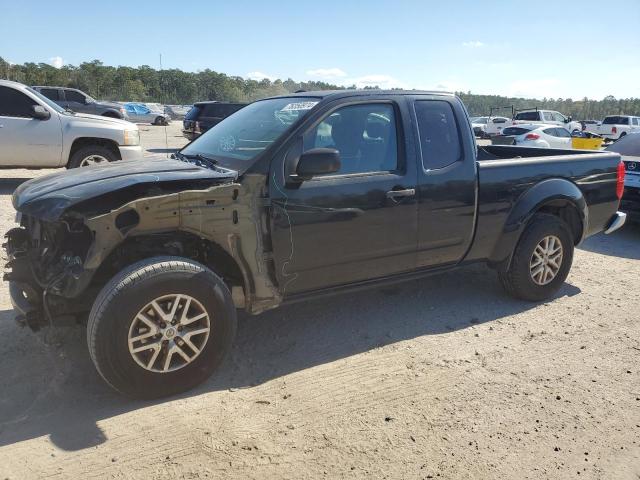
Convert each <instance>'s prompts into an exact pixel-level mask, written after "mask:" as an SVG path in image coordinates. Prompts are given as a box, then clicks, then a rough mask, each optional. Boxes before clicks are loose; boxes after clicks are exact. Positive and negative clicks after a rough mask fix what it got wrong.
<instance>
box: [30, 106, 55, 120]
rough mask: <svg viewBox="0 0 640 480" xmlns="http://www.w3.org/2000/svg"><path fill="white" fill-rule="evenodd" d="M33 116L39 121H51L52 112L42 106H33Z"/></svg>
mask: <svg viewBox="0 0 640 480" xmlns="http://www.w3.org/2000/svg"><path fill="white" fill-rule="evenodd" d="M31 114H32V115H33V118H35V119H37V120H49V118H51V112H49V110H47V109H46V108H44V107H43V106H42V105H33V106H32V107H31Z"/></svg>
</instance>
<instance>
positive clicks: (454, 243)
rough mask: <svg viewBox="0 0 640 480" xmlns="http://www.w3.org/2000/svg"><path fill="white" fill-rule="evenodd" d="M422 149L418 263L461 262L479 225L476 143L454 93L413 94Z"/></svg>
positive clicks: (432, 264)
mask: <svg viewBox="0 0 640 480" xmlns="http://www.w3.org/2000/svg"><path fill="white" fill-rule="evenodd" d="M413 113H414V116H415V117H414V124H415V133H414V135H415V137H416V138H417V143H418V146H419V151H418V156H419V160H418V258H417V265H418V267H431V266H438V265H445V264H454V263H457V262H459V261H460V260H461V259H462V258H463V257H464V255H465V254H466V252H467V250H468V249H469V247H470V245H471V241H472V238H473V232H474V228H475V218H476V217H475V215H476V203H477V177H476V162H475V143H474V142H473V141H472V135H471V131H470V129H469V125H468V121H467V120H466V113H465V111H464V109H463V108H462V106H461V104H460V103H459V102H458V101H456V100H455V98H454V97H442V96H433V97H426V96H425V97H415V98H414V99H413Z"/></svg>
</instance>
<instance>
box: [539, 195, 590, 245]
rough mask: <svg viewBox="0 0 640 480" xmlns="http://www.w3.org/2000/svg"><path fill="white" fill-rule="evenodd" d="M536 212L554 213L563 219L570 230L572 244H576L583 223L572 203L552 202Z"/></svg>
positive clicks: (580, 235) (578, 240)
mask: <svg viewBox="0 0 640 480" xmlns="http://www.w3.org/2000/svg"><path fill="white" fill-rule="evenodd" d="M538 212H539V213H548V214H550V215H555V216H556V217H558V218H560V219H561V220H563V221H564V222H565V223H566V224H567V226H568V227H569V229H570V230H571V235H572V236H573V243H574V244H576V245H577V244H578V243H579V242H580V240H581V239H582V231H583V228H584V225H583V224H582V219H581V218H580V213H579V212H578V209H577V208H576V206H575V205H574V204H573V203H571V202H567V201H558V202H552V203H549V204H546V205H544V206H542V207H541V208H540V209H538V211H537V212H536V213H538Z"/></svg>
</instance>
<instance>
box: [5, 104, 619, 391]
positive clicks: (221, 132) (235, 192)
mask: <svg viewBox="0 0 640 480" xmlns="http://www.w3.org/2000/svg"><path fill="white" fill-rule="evenodd" d="M623 182H624V168H623V165H622V164H621V161H620V155H619V154H617V153H612V152H611V153H610V152H604V153H601V152H589V151H571V150H567V151H563V150H550V149H540V148H538V149H536V148H524V147H502V146H487V147H483V148H479V147H478V146H477V145H476V143H475V139H474V136H473V132H472V130H471V126H470V124H469V121H468V116H467V112H466V110H465V108H464V106H463V104H462V102H461V101H460V100H459V99H458V98H456V97H455V96H453V95H449V94H440V93H433V92H414V91H408V92H398V91H390V92H385V91H340V92H307V93H299V94H295V95H290V96H284V97H276V98H270V99H265V100H261V101H257V102H255V103H253V104H250V105H249V106H247V107H245V108H243V109H242V110H239V111H238V112H236V113H235V114H233V115H231V116H230V117H228V118H227V119H225V120H224V121H222V122H221V123H219V124H218V125H216V126H215V127H213V128H212V129H211V130H209V131H208V132H207V133H206V134H205V135H203V136H202V137H200V138H198V139H196V140H195V141H194V142H192V143H190V144H189V145H188V146H186V147H185V148H183V149H182V150H181V151H179V152H177V153H176V154H175V158H174V159H148V160H145V161H136V162H115V163H113V164H108V165H104V166H96V167H87V168H82V169H77V170H75V171H70V172H64V173H57V174H53V175H49V176H46V177H39V178H37V179H33V180H30V181H28V182H26V183H24V184H22V185H21V186H20V187H19V188H18V189H17V190H16V191H15V193H14V196H13V204H14V206H15V208H16V210H17V211H18V212H19V215H18V216H19V217H20V226H19V227H16V228H15V229H12V230H11V231H9V232H8V234H7V237H8V240H7V243H6V248H7V251H8V257H9V259H10V261H9V267H10V269H11V271H10V273H8V274H7V275H6V279H7V280H8V281H9V282H10V285H9V286H10V292H11V296H12V299H13V303H14V306H15V309H16V311H17V312H18V314H19V320H20V321H21V322H22V323H24V324H27V325H29V326H31V327H32V328H38V327H40V326H44V325H55V324H57V323H65V322H87V340H88V345H89V351H90V353H91V357H92V359H93V361H94V363H95V366H96V368H97V370H98V372H99V373H100V374H101V375H102V377H103V378H104V379H105V380H106V381H107V382H108V383H109V384H110V385H111V386H112V387H114V388H115V389H116V390H118V391H120V392H122V393H124V394H127V395H131V396H136V397H158V396H162V395H167V394H172V393H176V392H179V391H183V390H186V389H189V388H191V387H193V386H195V385H196V384H198V383H200V382H202V381H204V380H205V379H206V378H207V377H208V376H209V375H211V374H212V372H213V371H214V370H215V369H216V368H217V367H218V366H219V365H220V363H221V361H222V359H223V357H224V355H225V353H226V352H227V351H228V350H229V348H230V345H231V343H232V339H233V337H234V332H235V329H236V309H239V308H243V309H245V310H246V311H247V312H249V313H251V314H258V313H260V312H263V311H265V310H267V309H271V308H275V307H277V306H279V305H281V304H283V303H285V302H291V301H296V300H301V299H307V298H310V297H316V296H318V295H323V294H331V293H337V292H347V291H349V290H351V289H357V288H362V287H366V286H373V285H380V284H384V283H387V282H396V281H399V280H406V279H411V278H416V277H418V276H421V275H425V274H432V273H436V272H441V271H443V270H446V269H449V268H453V267H457V266H459V265H463V264H467V263H471V262H487V263H488V264H489V265H490V266H492V267H493V268H495V270H496V271H497V272H498V277H499V279H500V281H501V282H502V284H503V285H504V287H505V289H506V290H507V292H508V293H510V294H511V295H514V296H516V297H518V298H521V299H524V300H530V301H536V300H541V299H546V298H549V297H551V296H553V294H554V293H555V292H556V291H557V290H558V289H559V287H560V286H561V285H562V283H563V282H564V280H565V278H566V277H567V274H568V272H569V269H570V267H571V262H572V259H573V251H574V246H575V245H577V244H578V243H580V241H581V240H583V239H584V238H585V237H588V236H589V235H593V234H595V233H598V232H601V231H603V230H604V231H606V232H607V233H608V232H611V231H613V230H615V229H617V228H619V227H620V226H621V225H622V224H623V223H624V220H625V216H624V214H622V213H619V212H617V211H616V210H617V208H618V204H619V201H620V196H621V194H622V189H623V185H624V184H623Z"/></svg>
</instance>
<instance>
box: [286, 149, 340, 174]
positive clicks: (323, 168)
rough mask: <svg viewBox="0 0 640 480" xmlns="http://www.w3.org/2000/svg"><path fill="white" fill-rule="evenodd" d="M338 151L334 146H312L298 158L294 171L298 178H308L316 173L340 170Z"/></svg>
mask: <svg viewBox="0 0 640 480" xmlns="http://www.w3.org/2000/svg"><path fill="white" fill-rule="evenodd" d="M340 167H341V162H340V152H338V150H336V149H334V148H314V149H311V150H307V151H306V152H304V153H303V154H302V155H301V156H300V159H299V160H298V167H297V168H296V173H297V174H298V177H299V178H300V180H309V179H311V178H313V177H315V176H316V175H326V174H328V173H336V172H337V171H339V170H340Z"/></svg>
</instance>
